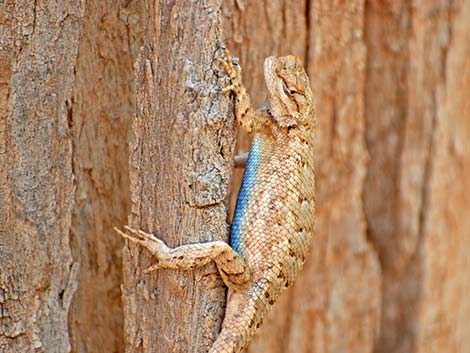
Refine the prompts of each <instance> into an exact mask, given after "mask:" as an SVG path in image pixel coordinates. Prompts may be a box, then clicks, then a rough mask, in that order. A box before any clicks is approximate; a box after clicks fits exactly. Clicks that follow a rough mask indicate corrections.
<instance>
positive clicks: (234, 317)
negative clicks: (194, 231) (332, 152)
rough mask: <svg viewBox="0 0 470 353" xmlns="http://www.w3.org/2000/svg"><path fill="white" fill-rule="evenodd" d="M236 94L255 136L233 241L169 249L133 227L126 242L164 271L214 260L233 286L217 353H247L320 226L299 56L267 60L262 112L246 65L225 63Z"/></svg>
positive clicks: (309, 112) (311, 120) (308, 102)
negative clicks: (248, 85) (247, 81)
mask: <svg viewBox="0 0 470 353" xmlns="http://www.w3.org/2000/svg"><path fill="white" fill-rule="evenodd" d="M220 62H221V64H222V65H223V66H224V67H225V69H226V71H227V73H228V75H229V77H230V79H231V82H232V84H231V85H230V86H228V87H226V88H225V89H224V91H232V92H233V93H234V94H235V115H236V119H237V121H238V123H239V125H240V126H241V127H242V128H243V129H245V130H247V131H248V132H252V133H254V139H253V144H252V146H251V150H250V154H249V158H248V163H247V166H246V169H245V174H244V177H243V183H242V188H241V190H240V193H239V195H238V201H237V207H236V210H235V216H234V222H233V224H232V232H231V245H232V247H230V246H229V245H228V244H226V243H225V242H222V241H214V242H208V243H198V244H190V245H183V246H180V247H177V248H174V249H171V248H169V247H167V246H166V245H165V244H164V243H163V242H162V241H161V240H159V239H157V238H156V237H155V236H153V235H151V234H147V233H144V232H142V231H136V230H133V229H131V228H128V227H126V229H127V230H128V232H129V233H130V234H126V233H123V232H121V231H119V230H117V231H118V233H119V234H121V235H122V236H123V237H125V238H126V239H129V240H130V241H132V242H134V243H138V244H140V245H142V246H144V247H146V248H147V249H148V250H149V251H150V252H152V254H154V255H155V257H156V258H157V259H158V260H157V264H156V265H154V266H151V267H150V268H148V269H147V270H145V271H147V272H148V271H151V270H154V269H157V268H174V269H181V270H189V269H193V268H196V267H200V266H203V265H205V264H207V263H209V262H210V261H214V262H215V263H216V265H217V267H218V269H219V272H220V274H221V276H222V279H223V280H224V283H225V284H226V285H227V286H228V287H229V293H228V300H227V307H226V313H225V318H224V322H223V325H222V330H221V332H220V335H219V336H218V338H217V340H216V341H215V342H214V344H213V346H212V347H211V349H210V351H209V352H210V353H235V352H242V351H243V350H244V349H245V348H246V347H247V345H248V343H249V341H250V339H251V338H252V336H253V334H254V333H255V331H256V330H257V328H258V327H259V326H260V325H261V323H262V320H263V318H264V316H265V315H266V313H267V312H268V310H269V309H270V307H271V306H272V305H273V304H274V303H275V302H276V300H277V299H278V297H279V295H280V294H281V292H282V290H284V289H285V288H287V287H289V286H290V285H291V284H292V283H293V281H294V279H295V277H296V275H297V273H298V272H299V270H300V268H301V267H302V265H303V263H304V261H305V258H306V256H307V253H308V250H309V244H310V241H311V238H312V235H313V226H314V209H315V196H314V167H313V142H314V141H313V140H314V127H315V110H314V104H313V97H312V92H311V90H310V84H309V80H308V77H307V74H306V73H305V71H304V69H303V67H302V63H301V61H300V59H299V58H297V57H295V56H286V57H278V58H275V57H269V58H267V59H266V60H265V63H264V75H265V80H266V86H267V89H268V106H266V107H264V108H263V109H261V110H258V111H255V110H254V109H253V108H252V106H251V103H250V98H249V95H248V93H247V91H246V89H245V87H244V85H243V84H242V82H241V75H240V72H241V70H240V67H239V66H237V65H235V64H234V63H232V60H231V57H230V53H229V52H228V50H226V61H224V60H220Z"/></svg>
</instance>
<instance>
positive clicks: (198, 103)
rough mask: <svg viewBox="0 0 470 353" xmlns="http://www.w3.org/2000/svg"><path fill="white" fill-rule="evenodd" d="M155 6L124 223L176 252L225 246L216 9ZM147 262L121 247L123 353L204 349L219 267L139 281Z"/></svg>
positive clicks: (227, 123)
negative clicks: (200, 245) (196, 245)
mask: <svg viewBox="0 0 470 353" xmlns="http://www.w3.org/2000/svg"><path fill="white" fill-rule="evenodd" d="M156 3H157V5H155V4H154V1H148V2H147V3H146V10H145V13H146V14H147V15H148V16H147V17H146V20H145V26H146V30H145V40H144V46H143V48H142V51H141V53H140V56H139V59H138V61H137V64H136V75H137V78H136V84H137V86H136V91H137V92H136V97H137V101H136V104H137V114H136V117H135V118H134V120H133V124H132V138H131V143H130V191H131V216H130V219H129V223H130V224H131V225H132V226H133V227H134V228H141V229H144V230H146V231H149V232H155V233H157V234H158V235H159V237H161V238H162V239H163V240H165V242H166V243H167V244H168V245H169V246H172V247H173V246H177V245H181V244H186V243H192V242H199V241H209V240H215V239H218V240H220V239H224V240H227V234H228V233H227V226H226V214H227V195H228V188H229V181H230V176H231V167H232V165H233V154H232V152H233V144H234V126H233V117H232V114H231V113H230V109H229V99H228V95H226V94H221V92H220V89H219V84H221V85H223V84H224V82H223V80H220V79H219V78H220V77H222V69H221V68H220V65H219V64H218V63H217V61H216V60H215V58H216V57H217V56H221V53H222V52H221V50H218V46H217V44H218V43H219V42H220V11H218V6H219V5H218V4H217V2H216V1H210V0H207V1H194V2H188V1H172V2H161V3H158V2H156ZM218 81H222V82H220V83H219V82H218ZM225 84H227V82H225ZM153 262H154V260H152V257H151V256H150V255H149V254H148V252H146V251H145V250H142V249H141V248H139V247H135V246H134V245H130V244H126V246H125V247H124V286H123V298H124V314H125V335H126V340H127V344H128V346H127V351H128V352H205V351H207V350H208V349H209V347H210V345H211V343H212V342H213V340H214V339H215V337H216V335H217V333H218V331H219V330H220V324H221V321H222V316H223V309H224V303H225V300H224V299H225V296H224V293H225V289H224V287H223V286H222V285H221V280H220V277H219V276H218V273H217V271H216V269H215V266H213V265H212V266H207V267H205V268H202V269H200V270H196V271H194V272H190V273H182V272H177V271H168V270H161V271H156V272H153V273H150V274H144V273H142V269H143V268H145V267H147V266H149V265H150V264H152V263H153Z"/></svg>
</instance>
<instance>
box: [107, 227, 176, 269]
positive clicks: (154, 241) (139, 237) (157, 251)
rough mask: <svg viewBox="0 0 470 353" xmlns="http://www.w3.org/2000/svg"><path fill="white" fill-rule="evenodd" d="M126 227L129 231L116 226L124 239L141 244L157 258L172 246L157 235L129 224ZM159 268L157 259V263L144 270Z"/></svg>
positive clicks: (116, 229)
mask: <svg viewBox="0 0 470 353" xmlns="http://www.w3.org/2000/svg"><path fill="white" fill-rule="evenodd" d="M124 228H125V229H126V231H127V232H126V233H125V232H123V231H121V230H120V229H118V228H116V227H114V230H115V231H116V232H117V233H118V234H119V235H120V236H122V237H123V238H124V239H127V240H129V241H131V242H133V243H135V244H139V245H141V246H143V247H144V248H146V249H147V250H148V251H150V252H151V253H152V255H154V256H155V257H156V258H157V259H159V258H160V257H161V256H162V255H164V254H167V253H168V252H169V250H170V248H168V246H166V244H165V243H164V242H163V241H162V240H160V239H158V238H157V237H156V236H155V235H153V234H149V233H145V232H144V231H142V230H136V229H133V228H131V227H128V226H124ZM158 268H159V262H158V260H157V263H156V264H155V265H152V266H150V267H148V268H146V269H145V270H144V272H145V273H147V272H150V271H153V270H156V269H158Z"/></svg>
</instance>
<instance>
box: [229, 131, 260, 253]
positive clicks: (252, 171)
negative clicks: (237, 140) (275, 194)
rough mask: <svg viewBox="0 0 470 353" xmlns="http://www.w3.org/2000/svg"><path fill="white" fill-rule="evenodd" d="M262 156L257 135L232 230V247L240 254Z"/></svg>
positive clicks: (244, 176) (251, 150)
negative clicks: (250, 201)
mask: <svg viewBox="0 0 470 353" xmlns="http://www.w3.org/2000/svg"><path fill="white" fill-rule="evenodd" d="M260 156H261V139H260V138H258V137H255V138H254V139H253V143H252V144H251V149H250V154H249V157H248V162H247V164H246V168H245V173H244V174H243V181H242V186H241V188H240V192H239V193H238V199H237V206H236V208H235V214H234V217H233V223H232V232H231V236H230V242H231V245H232V248H233V249H234V250H235V251H236V252H237V253H238V254H239V255H240V256H243V239H242V237H241V234H240V232H241V229H242V227H243V224H244V219H245V212H246V207H247V204H248V200H249V199H250V197H251V196H252V191H253V185H254V184H255V181H256V175H257V172H258V166H259V162H260Z"/></svg>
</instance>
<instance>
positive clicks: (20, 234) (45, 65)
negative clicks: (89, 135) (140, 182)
mask: <svg viewBox="0 0 470 353" xmlns="http://www.w3.org/2000/svg"><path fill="white" fill-rule="evenodd" d="M0 13H1V15H0V18H1V21H2V27H1V38H0V43H1V50H0V67H1V70H0V118H1V120H0V205H1V207H0V351H1V352H67V351H69V349H70V344H69V338H68V325H67V316H68V313H69V306H70V301H71V299H72V295H73V293H74V291H75V288H76V285H77V279H76V275H77V270H78V263H76V262H73V260H72V255H71V251H70V242H69V237H70V224H71V215H72V208H73V199H74V192H73V188H74V182H73V168H72V139H71V137H70V124H71V121H70V114H71V113H70V112H71V109H72V87H73V82H74V74H73V73H74V67H75V65H76V59H77V50H78V40H79V31H80V21H81V17H82V16H83V3H82V2H80V1H62V2H61V3H60V4H59V3H56V2H55V1H44V2H41V3H35V2H23V1H2V3H1V4H0Z"/></svg>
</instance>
